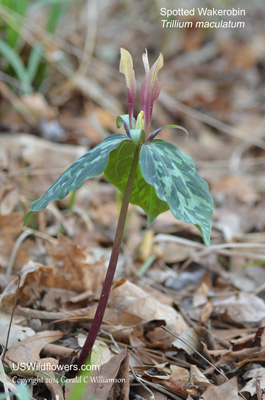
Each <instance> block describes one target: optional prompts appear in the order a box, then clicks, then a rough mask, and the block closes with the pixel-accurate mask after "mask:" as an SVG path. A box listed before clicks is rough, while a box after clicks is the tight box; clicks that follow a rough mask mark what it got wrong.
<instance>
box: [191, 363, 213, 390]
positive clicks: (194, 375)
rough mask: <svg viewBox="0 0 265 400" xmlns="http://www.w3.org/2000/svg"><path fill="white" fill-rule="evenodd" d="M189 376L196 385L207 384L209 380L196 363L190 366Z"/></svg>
mask: <svg viewBox="0 0 265 400" xmlns="http://www.w3.org/2000/svg"><path fill="white" fill-rule="evenodd" d="M190 377H191V379H192V381H193V383H194V384H195V385H197V386H206V387H207V386H209V385H211V382H210V381H209V380H208V379H207V378H206V376H204V375H203V373H202V372H201V371H200V370H199V368H198V367H197V366H196V365H191V366H190Z"/></svg>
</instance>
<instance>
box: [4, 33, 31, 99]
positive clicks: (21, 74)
mask: <svg viewBox="0 0 265 400" xmlns="http://www.w3.org/2000/svg"><path fill="white" fill-rule="evenodd" d="M0 53H1V54H2V55H3V56H4V57H5V58H6V59H7V60H8V62H9V64H10V65H11V66H12V68H13V70H14V71H15V73H16V75H17V77H18V79H19V80H20V82H21V83H22V85H23V90H24V91H25V92H29V91H30V81H29V77H28V72H27V70H26V68H25V66H24V64H23V62H22V60H21V58H20V57H19V56H18V55H17V53H16V51H15V50H13V49H12V47H10V46H9V45H8V44H7V43H5V42H4V41H3V40H2V39H0Z"/></svg>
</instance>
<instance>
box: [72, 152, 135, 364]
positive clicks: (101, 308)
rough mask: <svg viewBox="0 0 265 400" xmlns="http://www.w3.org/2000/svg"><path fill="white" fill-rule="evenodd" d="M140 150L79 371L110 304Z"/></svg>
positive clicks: (80, 358)
mask: <svg viewBox="0 0 265 400" xmlns="http://www.w3.org/2000/svg"><path fill="white" fill-rule="evenodd" d="M140 148H141V146H138V147H136V149H135V152H134V157H133V160H132V164H131V169H130V173H129V177H128V181H127V185H126V188H125V192H124V196H123V200H122V205H121V211H120V216H119V220H118V225H117V229H116V233H115V238H114V242H113V247H112V252H111V256H110V261H109V266H108V269H107V273H106V276H105V280H104V284H103V287H102V291H101V295H100V299H99V303H98V307H97V310H96V313H95V317H94V320H93V322H92V326H91V328H90V331H89V333H88V335H87V338H86V341H85V344H84V347H83V349H82V350H81V353H80V356H79V359H78V363H77V364H78V369H80V368H81V366H82V365H83V364H84V363H85V361H86V359H87V358H88V356H89V354H90V352H91V350H92V347H93V346H94V343H95V340H96V338H97V335H98V332H99V330H100V326H101V323H102V320H103V316H104V313H105V310H106V306H107V303H108V299H109V294H110V289H111V286H112V282H113V278H114V274H115V271H116V266H117V262H118V258H119V253H120V247H121V242H122V237H123V231H124V226H125V221H126V216H127V211H128V206H129V202H130V198H131V193H132V188H133V183H134V178H135V174H136V169H137V165H138V160H139V153H140Z"/></svg>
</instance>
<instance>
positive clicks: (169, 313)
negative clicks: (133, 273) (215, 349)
mask: <svg viewBox="0 0 265 400" xmlns="http://www.w3.org/2000/svg"><path fill="white" fill-rule="evenodd" d="M110 301H111V302H112V303H113V304H115V306H116V308H119V309H122V310H126V311H127V312H129V313H132V314H135V315H137V316H139V317H141V318H142V319H143V320H144V321H152V320H154V319H158V320H159V319H160V320H165V321H166V324H167V327H168V329H169V330H171V331H172V332H173V333H175V334H176V335H179V334H181V333H182V332H184V331H185V330H186V329H187V328H188V326H187V324H186V323H185V321H184V320H183V318H182V316H181V315H180V314H179V313H178V312H177V311H176V310H174V308H173V307H170V306H168V305H165V304H162V303H161V302H160V301H159V300H158V299H157V298H155V297H153V296H152V295H150V294H148V293H146V292H145V291H144V289H143V288H141V287H139V286H137V285H135V284H133V283H131V282H129V281H127V280H120V281H119V282H117V283H116V285H115V286H114V288H113V289H112V291H111V294H110Z"/></svg>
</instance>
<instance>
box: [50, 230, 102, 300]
mask: <svg viewBox="0 0 265 400" xmlns="http://www.w3.org/2000/svg"><path fill="white" fill-rule="evenodd" d="M46 247H47V260H48V264H49V265H50V266H52V267H53V272H52V274H49V276H48V277H47V279H46V285H47V286H48V287H57V288H63V289H66V290H73V291H75V292H78V293H80V292H84V291H86V290H91V291H93V292H94V291H96V290H97V289H98V288H99V287H100V286H101V284H102V282H103V280H104V276H105V272H106V265H105V258H104V257H101V258H100V259H99V260H94V259H93V256H92V255H91V254H90V253H88V251H87V250H86V249H85V248H80V247H79V246H77V245H75V244H74V243H73V242H72V240H71V239H69V238H68V237H66V236H63V235H60V236H59V238H58V243H57V245H56V246H53V245H51V244H47V246H46Z"/></svg>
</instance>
